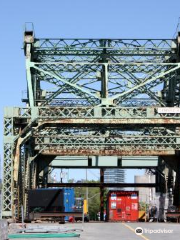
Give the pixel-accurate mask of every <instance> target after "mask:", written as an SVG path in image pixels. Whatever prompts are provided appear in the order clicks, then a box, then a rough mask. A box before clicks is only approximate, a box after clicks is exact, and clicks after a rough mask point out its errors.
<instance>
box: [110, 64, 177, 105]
mask: <svg viewBox="0 0 180 240" xmlns="http://www.w3.org/2000/svg"><path fill="white" fill-rule="evenodd" d="M179 68H180V63H178V64H177V66H176V67H174V68H172V69H170V70H168V71H166V72H163V73H161V74H159V75H158V76H156V77H152V78H150V79H147V80H146V81H144V82H142V83H140V84H138V85H137V86H135V87H133V88H132V89H129V90H127V91H126V92H123V93H120V94H116V95H115V96H113V97H111V99H112V100H115V99H117V98H119V97H122V96H125V95H127V94H129V93H131V92H133V91H134V90H136V89H138V88H140V87H143V86H145V85H146V84H148V83H150V82H153V81H155V80H156V79H158V78H161V77H164V76H165V75H167V74H169V73H171V72H174V71H176V70H177V69H179Z"/></svg>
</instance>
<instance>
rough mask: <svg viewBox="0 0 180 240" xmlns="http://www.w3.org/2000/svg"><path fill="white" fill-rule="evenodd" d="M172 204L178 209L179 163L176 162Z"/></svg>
mask: <svg viewBox="0 0 180 240" xmlns="http://www.w3.org/2000/svg"><path fill="white" fill-rule="evenodd" d="M174 205H175V206H176V207H177V208H178V210H179V211H180V163H179V161H178V163H177V170H176V181H175V188H174Z"/></svg>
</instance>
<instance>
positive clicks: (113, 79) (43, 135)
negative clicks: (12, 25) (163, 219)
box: [3, 30, 180, 217]
mask: <svg viewBox="0 0 180 240" xmlns="http://www.w3.org/2000/svg"><path fill="white" fill-rule="evenodd" d="M179 38H180V37H179V36H178V37H177V38H176V39H48V38H45V39H39V38H35V36H34V32H33V31H31V30H26V31H25V35H24V52H25V57H26V75H27V84H28V89H27V96H26V97H25V98H23V101H24V102H26V103H27V107H13V108H10V107H9V108H6V109H5V114H4V184H3V216H4V217H6V216H7V217H14V216H18V217H20V215H21V211H20V206H21V205H23V206H24V208H25V212H27V200H28V196H27V190H28V189H29V188H36V187H37V186H38V184H39V183H40V178H41V177H43V176H45V175H46V172H47V168H48V165H49V164H50V162H51V161H52V160H53V159H54V158H55V157H56V156H58V155H61V156H62V155H64V156H66V155H68V156H72V155H76V156H89V155H101V156H103V155H104V156H126V155H144V156H146V155H147V156H149V155H156V156H172V155H174V156H176V155H177V154H178V153H179V150H180V131H179V124H180V110H179V105H180V97H179V96H180V61H179V56H180V53H179V43H180V39H179ZM50 87H51V88H50ZM49 88H50V89H49ZM175 170H176V169H175ZM47 181H48V180H47V179H46V181H45V180H44V182H43V183H41V184H46V185H47V184H48V182H47Z"/></svg>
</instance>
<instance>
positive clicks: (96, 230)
mask: <svg viewBox="0 0 180 240" xmlns="http://www.w3.org/2000/svg"><path fill="white" fill-rule="evenodd" d="M46 226H47V225H46ZM51 226H52V225H51ZM53 226H54V225H53ZM58 226H60V227H62V228H63V227H67V228H78V229H83V232H81V237H80V239H82V240H141V239H144V240H165V239H170V240H179V239H180V223H179V224H178V223H84V224H83V225H82V224H81V223H77V224H76V223H75V224H65V225H58ZM137 227H141V228H142V229H143V234H142V235H136V233H135V231H134V230H135V229H136V228H137ZM152 231H155V232H154V233H153V232H152ZM168 231H169V233H165V232H168ZM150 232H151V233H150ZM158 232H160V233H158ZM66 239H69V238H66ZM71 239H76V238H71ZM47 240H50V239H47Z"/></svg>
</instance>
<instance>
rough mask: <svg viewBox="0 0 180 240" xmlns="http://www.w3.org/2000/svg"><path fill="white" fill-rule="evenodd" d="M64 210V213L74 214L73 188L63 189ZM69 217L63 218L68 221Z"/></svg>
mask: <svg viewBox="0 0 180 240" xmlns="http://www.w3.org/2000/svg"><path fill="white" fill-rule="evenodd" d="M63 190H64V210H65V212H74V204H75V201H74V188H64V189H63ZM68 220H69V217H65V221H68Z"/></svg>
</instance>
